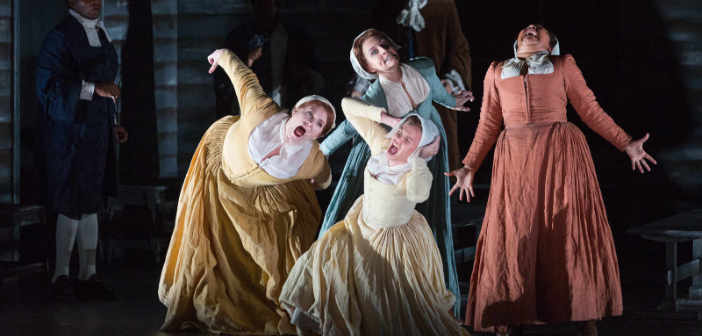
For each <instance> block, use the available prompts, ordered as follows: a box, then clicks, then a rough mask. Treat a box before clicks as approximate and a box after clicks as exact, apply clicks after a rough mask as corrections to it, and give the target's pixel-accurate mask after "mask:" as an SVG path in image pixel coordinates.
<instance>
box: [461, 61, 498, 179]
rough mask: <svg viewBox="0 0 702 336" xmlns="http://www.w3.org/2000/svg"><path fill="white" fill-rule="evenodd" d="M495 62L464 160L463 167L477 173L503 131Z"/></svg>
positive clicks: (486, 81)
mask: <svg viewBox="0 0 702 336" xmlns="http://www.w3.org/2000/svg"><path fill="white" fill-rule="evenodd" d="M496 67H497V65H496V64H495V62H492V64H490V68H488V71H487V73H486V74H485V81H484V83H483V105H482V107H481V108H480V121H479V122H478V129H477V130H476V131H475V137H473V143H472V144H471V145H470V149H469V150H468V153H467V154H466V156H465V158H464V159H463V165H464V166H465V167H468V168H469V169H471V170H473V171H477V170H478V168H479V167H480V165H481V164H482V162H483V159H485V155H487V153H488V152H489V151H490V149H491V148H492V146H493V145H494V144H495V142H496V141H497V135H498V134H499V133H500V131H501V130H502V107H501V105H500V99H499V96H498V94H497V88H496V87H495V68H496Z"/></svg>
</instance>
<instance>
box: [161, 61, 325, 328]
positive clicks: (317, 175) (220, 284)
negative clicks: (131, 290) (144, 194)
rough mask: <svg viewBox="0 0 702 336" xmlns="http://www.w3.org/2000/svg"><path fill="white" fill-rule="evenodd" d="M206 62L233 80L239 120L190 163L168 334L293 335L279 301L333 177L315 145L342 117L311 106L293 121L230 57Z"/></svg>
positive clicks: (205, 143)
mask: <svg viewBox="0 0 702 336" xmlns="http://www.w3.org/2000/svg"><path fill="white" fill-rule="evenodd" d="M208 61H209V62H210V63H211V64H212V67H211V68H210V73H212V72H213V71H214V70H215V69H216V67H217V66H221V67H222V68H223V69H224V70H225V72H226V73H227V75H228V76H229V78H230V79H231V81H232V84H233V85H234V90H235V91H236V95H237V97H238V99H239V105H240V107H241V115H240V117H235V116H228V117H224V118H222V119H220V120H219V121H217V122H215V123H214V124H212V126H210V128H209V129H208V130H207V132H205V135H204V136H203V137H202V140H201V141H200V144H199V145H198V147H197V149H196V150H195V153H194V154H193V158H192V161H191V162H190V168H189V169H188V173H187V175H186V176H185V181H184V183H183V187H182V190H181V192H180V198H179V200H178V210H177V214H176V222H175V228H174V231H173V236H172V237H171V242H170V245H169V247H168V253H167V256H166V260H165V264H164V266H163V270H162V272H161V279H160V282H159V289H158V295H159V299H160V300H161V302H162V303H163V304H164V305H166V307H167V308H168V311H167V313H166V318H165V321H164V323H163V326H162V329H163V330H182V329H187V328H193V327H194V328H198V329H201V330H206V331H209V332H212V333H221V332H223V333H227V334H256V335H277V334H285V333H294V332H295V329H294V328H293V327H292V326H291V325H290V323H289V319H288V317H287V315H286V313H285V312H284V311H283V310H282V309H281V308H280V306H279V303H278V296H279V294H280V290H281V287H282V286H283V283H284V281H285V279H286V278H287V275H288V272H289V270H290V269H291V268H292V266H293V265H294V263H295V261H296V260H297V258H298V257H299V256H300V255H301V254H302V253H303V252H305V251H306V250H307V248H308V247H309V246H310V245H311V244H312V242H313V241H314V238H315V235H316V232H317V229H318V226H319V223H320V220H321V209H320V207H319V204H318V202H317V199H316V196H315V193H314V188H315V187H316V188H326V187H327V186H329V184H330V182H331V173H330V169H329V165H328V163H327V161H326V159H325V157H324V155H323V154H322V153H321V152H320V150H319V145H318V143H317V142H316V141H315V140H316V139H317V138H318V137H320V136H321V135H323V134H326V133H328V132H329V131H330V130H331V129H332V128H333V127H334V120H335V117H334V116H335V111H334V107H333V106H332V104H331V103H329V101H328V100H326V99H325V98H323V97H319V96H308V97H305V98H303V99H301V100H300V101H299V102H298V103H297V104H296V105H295V107H294V108H293V111H292V113H291V114H288V113H286V111H285V110H283V109H281V108H280V107H279V106H278V105H277V104H275V102H273V100H272V99H271V98H270V97H268V96H266V95H265V93H264V91H263V89H262V88H261V86H260V84H259V82H258V79H257V78H256V75H255V74H254V73H253V72H252V71H251V70H250V69H249V68H248V67H247V66H246V65H245V64H244V63H243V62H242V61H241V60H240V59H239V58H238V57H237V56H236V55H235V54H234V53H232V52H231V51H229V50H226V49H220V50H216V51H215V52H213V53H212V54H211V55H210V56H209V57H208Z"/></svg>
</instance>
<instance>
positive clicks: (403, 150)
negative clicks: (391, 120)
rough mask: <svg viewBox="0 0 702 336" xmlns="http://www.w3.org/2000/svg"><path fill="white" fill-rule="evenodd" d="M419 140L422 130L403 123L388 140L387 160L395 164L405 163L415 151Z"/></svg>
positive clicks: (414, 125)
mask: <svg viewBox="0 0 702 336" xmlns="http://www.w3.org/2000/svg"><path fill="white" fill-rule="evenodd" d="M421 138H422V130H421V129H420V127H419V126H418V125H416V124H409V123H407V122H405V123H403V124H402V126H400V129H399V130H397V132H395V134H394V135H393V136H392V138H391V140H390V147H388V149H387V156H388V160H389V161H391V163H395V164H402V163H406V162H407V159H409V157H410V155H412V153H414V150H415V149H417V145H419V141H420V140H421Z"/></svg>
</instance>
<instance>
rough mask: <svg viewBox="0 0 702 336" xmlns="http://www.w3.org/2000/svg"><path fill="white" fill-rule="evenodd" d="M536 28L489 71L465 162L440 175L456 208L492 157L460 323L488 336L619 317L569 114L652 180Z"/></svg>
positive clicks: (646, 159)
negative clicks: (449, 184) (449, 179)
mask: <svg viewBox="0 0 702 336" xmlns="http://www.w3.org/2000/svg"><path fill="white" fill-rule="evenodd" d="M559 53H560V52H559V46H558V42H557V39H556V38H555V36H553V35H552V34H551V33H550V32H549V31H548V30H546V28H544V27H542V26H540V25H529V26H527V27H526V28H524V29H522V30H521V31H520V33H519V35H518V37H517V41H516V42H515V55H514V58H511V59H508V60H506V61H503V62H493V63H492V64H491V65H490V68H489V69H488V71H487V73H486V75H485V82H484V95H483V103H482V109H481V111H480V122H479V124H478V129H477V131H476V134H475V138H474V139H473V143H472V144H471V146H470V150H469V151H468V154H467V155H466V157H465V159H464V160H463V164H464V166H463V167H462V168H460V169H457V170H454V171H452V172H450V173H447V175H449V176H455V177H456V178H457V181H456V184H455V185H454V187H453V188H452V189H451V193H453V192H454V191H457V190H459V191H460V197H459V198H460V199H462V198H464V197H465V198H466V200H467V201H470V198H471V197H473V196H474V192H473V187H472V184H473V176H474V174H475V172H476V171H477V170H478V168H479V167H480V164H481V162H482V161H483V159H484V158H485V155H486V154H487V153H488V151H490V149H492V148H493V146H494V147H495V155H494V162H493V168H492V177H491V179H492V180H491V182H490V195H489V197H488V203H487V208H486V209H485V218H484V220H483V225H482V229H481V232H480V237H479V238H478V244H477V249H476V256H475V263H474V265H473V274H472V275H471V279H470V291H469V297H468V304H467V307H466V319H465V323H466V324H467V325H472V326H473V328H474V329H475V330H478V331H483V330H495V329H496V330H497V331H498V332H499V333H501V334H508V333H509V331H510V329H509V327H517V326H520V325H525V324H535V323H558V322H565V321H583V322H584V323H583V324H582V325H583V327H584V331H585V332H584V335H596V334H597V329H596V325H595V322H594V320H598V319H601V318H603V317H605V316H616V315H621V314H622V292H621V284H620V280H619V267H618V264H617V254H616V250H615V248H614V241H613V239H612V232H611V230H610V227H609V223H608V221H607V214H606V212H605V206H604V202H603V201H602V194H601V192H600V186H599V183H598V181H597V174H596V173H595V167H594V164H593V161H592V156H591V154H590V150H589V148H588V145H587V141H586V140H585V136H584V135H583V133H582V132H581V131H580V130H579V129H578V128H577V127H576V126H575V125H573V124H572V123H570V122H568V120H567V118H566V104H567V103H568V102H570V103H571V105H573V107H574V108H575V111H576V112H577V113H578V115H579V116H580V118H581V119H582V120H583V121H584V122H585V124H586V125H587V126H588V127H590V128H591V129H593V130H594V131H595V132H596V133H598V134H599V135H600V136H602V137H603V138H605V139H606V140H607V141H608V142H610V143H611V144H612V145H614V146H615V147H616V148H617V149H619V150H620V151H623V152H625V153H626V154H627V155H628V156H629V158H630V159H631V168H632V169H638V170H639V171H640V172H641V173H643V172H644V171H650V166H649V164H651V163H653V164H655V163H656V161H655V160H654V159H653V157H651V156H650V155H649V154H647V153H646V152H645V151H644V149H643V144H644V142H646V140H648V138H649V135H648V134H646V135H645V136H644V137H643V138H641V139H638V140H632V138H631V137H630V136H629V135H628V134H627V133H626V132H625V131H624V130H622V129H621V128H620V127H619V126H618V125H617V124H616V123H615V122H614V120H612V118H611V117H610V116H609V115H608V114H607V113H605V111H604V110H603V109H602V107H600V105H599V104H598V103H597V100H596V99H595V95H594V94H593V93H592V91H591V90H590V89H589V88H588V87H587V84H586V83H585V79H584V78H583V75H582V73H581V72H580V69H579V68H578V66H577V64H576V63H575V59H574V58H573V56H571V55H565V56H560V55H559Z"/></svg>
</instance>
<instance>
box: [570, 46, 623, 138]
mask: <svg viewBox="0 0 702 336" xmlns="http://www.w3.org/2000/svg"><path fill="white" fill-rule="evenodd" d="M562 64H563V69H562V71H563V76H564V77H565V88H566V94H567V95H568V100H569V101H570V103H571V105H573V107H574V108H575V111H576V112H577V113H578V115H579V116H580V118H581V119H582V120H583V122H585V124H586V125H587V126H588V127H590V128H591V129H592V130H593V131H595V132H596V133H597V134H599V135H600V136H601V137H603V138H605V139H606V140H607V141H609V143H611V144H612V145H614V146H615V147H617V149H619V150H620V151H624V148H625V147H626V145H628V144H629V142H630V141H631V137H630V136H629V135H628V134H627V133H626V132H624V130H623V129H621V127H619V126H618V125H617V124H616V123H615V122H614V120H612V118H611V117H610V116H609V115H608V114H607V113H606V112H605V111H604V110H603V109H602V107H600V104H598V103H597V99H596V98H595V94H593V93H592V90H590V88H589V87H587V84H586V83H585V78H583V74H582V72H580V68H578V65H577V64H575V58H573V56H571V55H566V56H565V57H564V59H563V63H562Z"/></svg>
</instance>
